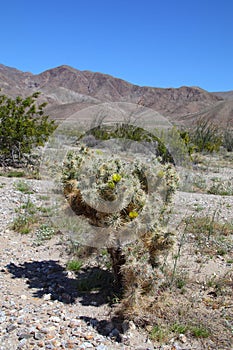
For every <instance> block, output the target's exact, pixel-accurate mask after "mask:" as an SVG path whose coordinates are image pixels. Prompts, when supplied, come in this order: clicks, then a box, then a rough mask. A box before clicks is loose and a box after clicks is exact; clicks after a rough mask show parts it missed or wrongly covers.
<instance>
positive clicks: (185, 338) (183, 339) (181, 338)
mask: <svg viewBox="0 0 233 350" xmlns="http://www.w3.org/2000/svg"><path fill="white" fill-rule="evenodd" d="M179 340H180V341H181V342H182V343H183V344H184V343H186V342H187V337H186V336H185V335H184V334H179Z"/></svg>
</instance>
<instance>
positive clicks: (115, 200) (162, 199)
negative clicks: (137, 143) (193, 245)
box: [61, 145, 178, 317]
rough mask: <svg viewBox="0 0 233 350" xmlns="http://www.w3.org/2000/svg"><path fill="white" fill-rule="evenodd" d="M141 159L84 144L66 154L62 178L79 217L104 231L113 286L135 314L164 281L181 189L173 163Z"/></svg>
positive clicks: (64, 187)
mask: <svg viewBox="0 0 233 350" xmlns="http://www.w3.org/2000/svg"><path fill="white" fill-rule="evenodd" d="M135 158H136V157H135ZM137 158H138V159H137V160H132V161H128V160H122V159H119V158H118V157H117V156H114V155H111V156H106V155H105V156H104V154H103V152H102V151H100V150H96V149H93V150H91V149H89V148H88V147H86V146H84V145H80V146H79V148H78V150H77V151H76V150H75V151H69V152H68V154H67V157H66V160H65V161H64V164H63V174H62V179H61V180H62V184H63V191H64V194H65V196H66V198H67V201H68V203H69V205H70V207H71V208H72V209H73V211H74V212H75V213H76V215H78V216H80V217H82V218H83V219H84V220H86V221H87V222H88V223H89V224H90V225H91V226H92V227H93V226H94V227H97V228H98V229H99V228H100V229H105V230H103V234H105V232H106V239H104V240H103V241H105V242H106V248H107V252H108V253H109V254H110V257H111V262H112V269H113V273H114V278H115V286H116V287H117V289H118V291H119V292H123V295H124V298H123V305H124V307H123V309H124V313H127V315H128V316H129V315H130V314H132V317H134V316H135V317H136V316H137V313H138V312H141V310H140V307H141V306H142V305H143V304H144V303H145V300H146V299H145V296H148V298H149V299H150V298H152V299H153V298H154V297H155V293H156V292H158V288H159V286H160V285H161V284H162V283H163V282H164V276H163V273H162V269H161V266H162V261H163V259H162V257H163V256H164V255H167V254H168V252H169V250H170V249H171V247H172V245H173V242H174V235H173V233H172V232H170V231H169V230H168V228H167V221H168V218H169V214H170V211H171V205H172V198H173V195H174V193H175V191H176V189H177V187H178V176H177V173H176V171H175V168H174V166H173V165H172V164H171V163H165V164H164V163H163V162H161V161H160V159H159V158H157V157H151V159H150V161H149V162H148V164H144V163H143V162H141V161H140V157H137ZM132 237H133V239H132ZM102 248H103V247H102Z"/></svg>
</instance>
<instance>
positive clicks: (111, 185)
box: [108, 181, 115, 189]
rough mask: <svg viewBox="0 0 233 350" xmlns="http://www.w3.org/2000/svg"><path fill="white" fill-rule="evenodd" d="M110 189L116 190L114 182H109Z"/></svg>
mask: <svg viewBox="0 0 233 350" xmlns="http://www.w3.org/2000/svg"><path fill="white" fill-rule="evenodd" d="M108 187H109V188H111V189H114V188H115V184H114V182H113V181H108Z"/></svg>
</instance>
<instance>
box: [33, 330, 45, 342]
mask: <svg viewBox="0 0 233 350" xmlns="http://www.w3.org/2000/svg"><path fill="white" fill-rule="evenodd" d="M43 338H44V335H43V334H42V333H39V332H35V333H34V339H35V340H41V339H43Z"/></svg>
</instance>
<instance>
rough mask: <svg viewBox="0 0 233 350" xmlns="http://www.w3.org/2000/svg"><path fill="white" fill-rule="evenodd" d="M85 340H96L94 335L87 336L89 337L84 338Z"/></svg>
mask: <svg viewBox="0 0 233 350" xmlns="http://www.w3.org/2000/svg"><path fill="white" fill-rule="evenodd" d="M84 338H85V339H86V340H92V339H93V338H94V336H93V335H92V334H87V335H85V336H84Z"/></svg>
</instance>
